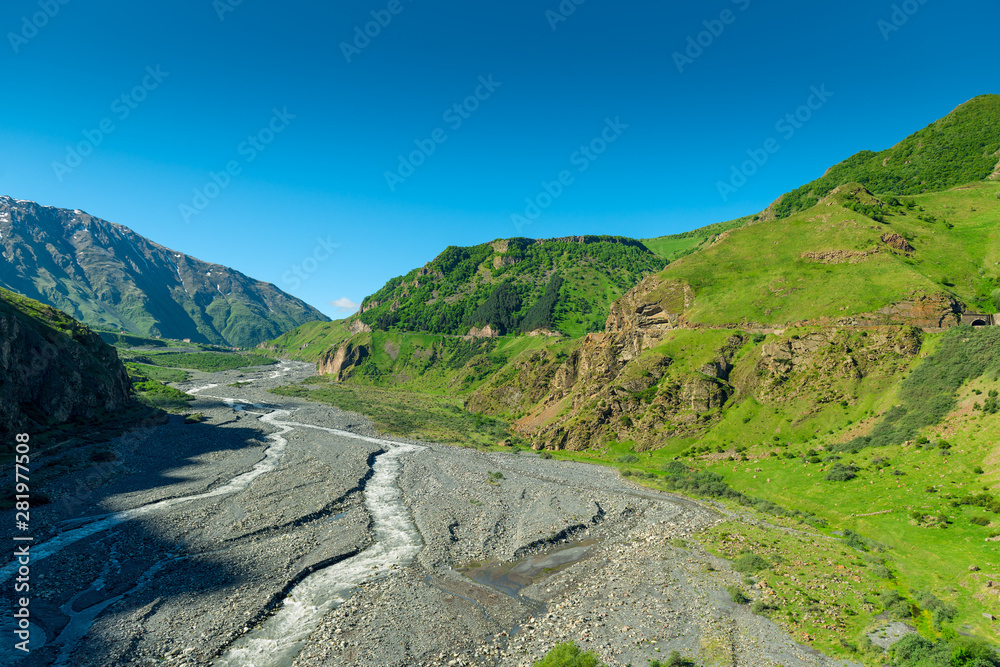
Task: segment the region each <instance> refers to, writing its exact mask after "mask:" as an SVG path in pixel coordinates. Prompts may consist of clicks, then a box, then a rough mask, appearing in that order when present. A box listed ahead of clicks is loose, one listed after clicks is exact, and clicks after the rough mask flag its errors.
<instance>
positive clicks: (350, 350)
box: [316, 336, 371, 382]
mask: <svg viewBox="0 0 1000 667" xmlns="http://www.w3.org/2000/svg"><path fill="white" fill-rule="evenodd" d="M359 338H361V339H363V340H359ZM369 344H370V340H369V338H368V337H364V336H360V337H355V338H351V339H350V340H347V341H345V342H343V343H342V344H341V345H340V347H338V348H330V349H329V350H327V351H326V352H325V353H324V354H323V356H321V357H320V358H319V360H318V361H317V362H316V372H317V373H319V374H320V375H333V376H334V377H336V378H337V382H342V381H344V380H345V379H346V378H347V377H348V376H349V375H350V374H351V371H352V370H354V369H355V368H356V367H358V366H360V365H361V364H363V363H364V361H365V359H367V358H368V357H369V356H370V355H371V350H370V349H369Z"/></svg>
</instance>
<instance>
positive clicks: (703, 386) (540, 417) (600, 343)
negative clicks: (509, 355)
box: [468, 328, 747, 451]
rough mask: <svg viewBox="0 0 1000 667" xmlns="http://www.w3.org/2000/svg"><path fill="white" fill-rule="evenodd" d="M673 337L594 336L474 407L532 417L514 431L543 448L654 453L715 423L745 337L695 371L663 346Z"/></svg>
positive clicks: (496, 388) (735, 337)
mask: <svg viewBox="0 0 1000 667" xmlns="http://www.w3.org/2000/svg"><path fill="white" fill-rule="evenodd" d="M668 337H669V334H668V333H665V332H664V331H662V330H655V329H654V330H652V331H642V330H639V329H636V328H632V329H629V330H627V331H619V332H615V333H606V334H591V335H589V336H587V337H586V338H585V339H584V340H583V341H582V342H581V344H580V345H579V346H578V347H577V348H576V349H575V350H574V351H573V352H572V353H570V354H569V355H568V357H567V358H566V359H564V360H562V361H561V362H559V363H554V362H553V361H552V360H550V361H549V362H548V363H537V362H536V363H535V364H534V365H533V367H532V368H531V369H530V371H529V372H528V373H520V374H517V375H516V376H515V377H514V378H513V382H511V379H510V378H498V380H499V381H494V382H491V383H490V384H488V385H485V386H484V387H482V388H481V389H480V390H479V391H477V392H476V393H475V394H474V395H473V397H472V398H471V399H470V400H469V403H468V406H469V408H470V409H472V410H476V411H491V409H492V410H493V411H495V410H496V409H497V408H501V409H503V410H505V411H507V412H515V413H516V412H518V411H524V412H527V414H525V416H523V417H522V418H521V419H519V420H518V421H517V422H516V423H515V428H516V429H517V430H518V431H519V432H520V433H521V434H522V435H524V436H525V437H528V438H529V439H530V440H531V441H532V443H533V444H534V446H535V447H536V448H539V449H540V448H547V449H568V450H573V451H579V450H583V449H589V448H593V447H599V446H603V445H604V444H606V443H607V442H608V441H609V440H634V441H635V442H636V449H637V451H644V450H649V449H653V448H656V447H657V446H660V445H662V444H663V442H664V441H665V440H667V439H669V438H671V437H678V436H680V435H684V434H688V433H693V432H696V431H698V430H700V429H702V428H704V427H705V426H706V425H707V424H709V423H711V421H712V420H713V419H714V417H713V416H712V414H711V413H712V412H713V411H716V412H717V410H718V409H719V408H721V407H722V406H723V405H724V404H725V403H726V402H727V401H728V400H729V398H730V397H731V396H732V395H733V393H734V390H733V387H732V385H731V384H730V382H729V375H730V372H731V371H732V369H733V364H732V358H733V355H734V354H735V353H736V352H737V351H738V350H740V349H741V348H742V347H743V345H744V344H745V342H746V340H747V337H746V336H745V335H743V334H738V333H733V334H732V335H724V336H722V337H721V340H719V341H718V342H719V344H718V345H717V346H715V347H713V348H711V349H709V350H702V351H700V352H699V356H701V357H706V358H705V359H704V363H700V364H697V365H696V366H695V367H693V368H692V367H689V365H688V364H675V359H674V358H673V357H672V356H671V355H670V354H667V353H665V352H664V351H662V350H660V349H658V347H659V346H660V345H661V344H662V343H663V342H664V341H665V340H666V339H667V338H668ZM715 338H716V339H719V338H720V337H719V336H718V335H716V336H715ZM546 385H547V386H546Z"/></svg>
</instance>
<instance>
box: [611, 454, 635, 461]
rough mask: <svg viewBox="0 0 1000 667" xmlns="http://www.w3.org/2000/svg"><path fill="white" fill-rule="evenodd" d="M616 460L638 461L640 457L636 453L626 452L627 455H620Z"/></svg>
mask: <svg viewBox="0 0 1000 667" xmlns="http://www.w3.org/2000/svg"><path fill="white" fill-rule="evenodd" d="M615 461H616V462H618V463H638V462H639V457H638V456H636V455H635V454H626V455H625V456H619V457H618V458H617V459H615Z"/></svg>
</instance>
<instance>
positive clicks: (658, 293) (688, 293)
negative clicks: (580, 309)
mask: <svg viewBox="0 0 1000 667" xmlns="http://www.w3.org/2000/svg"><path fill="white" fill-rule="evenodd" d="M694 297H695V294H694V290H693V289H691V286H690V285H688V284H687V283H684V282H682V281H679V280H667V281H665V280H663V279H662V278H660V277H659V276H658V275H655V274H653V275H649V276H646V277H645V278H643V279H642V280H641V281H640V282H639V284H638V285H636V286H635V287H633V288H632V289H630V290H629V291H628V292H626V293H625V295H624V296H622V298H620V299H618V300H617V301H615V302H614V303H613V304H611V312H610V314H609V315H608V320H607V323H606V324H605V330H606V331H608V332H616V331H625V330H627V329H642V330H650V331H669V330H670V329H674V328H676V327H678V326H680V325H681V324H682V318H683V315H684V312H685V311H686V310H687V309H689V308H690V307H691V306H693V305H694Z"/></svg>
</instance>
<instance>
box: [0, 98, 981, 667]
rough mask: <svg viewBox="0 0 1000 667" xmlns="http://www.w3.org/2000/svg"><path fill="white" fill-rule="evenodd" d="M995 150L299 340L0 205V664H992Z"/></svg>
mask: <svg viewBox="0 0 1000 667" xmlns="http://www.w3.org/2000/svg"><path fill="white" fill-rule="evenodd" d="M998 128H1000V96H996V95H984V96H980V97H977V98H974V99H972V100H970V101H969V102H967V103H965V104H963V105H961V106H959V107H958V108H956V109H955V110H954V111H953V112H952V113H950V114H948V115H947V116H945V117H944V118H942V119H940V120H939V121H936V122H935V123H933V124H931V125H930V126H928V127H926V128H924V129H923V130H920V131H918V132H916V133H914V134H913V135H911V136H909V137H907V138H906V139H904V140H902V141H901V142H899V143H898V144H896V145H895V146H893V147H891V148H889V149H886V150H884V151H880V152H877V153H876V152H873V151H862V152H860V153H857V154H856V155H854V156H852V157H850V158H848V159H846V160H844V161H842V162H841V163H839V164H836V165H834V166H832V167H831V168H830V169H828V170H827V171H826V172H825V173H824V174H823V176H821V177H820V178H819V179H816V180H814V181H812V182H810V183H807V184H806V185H803V186H802V187H800V188H798V189H796V190H793V191H791V192H788V193H786V194H785V195H782V196H781V197H779V198H778V199H777V200H775V201H774V202H773V203H772V204H771V205H770V206H768V207H767V208H766V209H764V210H762V211H760V212H759V213H757V214H754V215H747V216H743V217H739V218H736V219H733V220H730V221H726V222H719V223H716V224H712V225H709V226H706V227H702V228H700V229H693V230H691V231H688V232H683V233H679V234H673V235H669V236H662V237H657V238H650V239H645V240H636V239H631V238H627V237H624V236H619V235H579V236H563V237H557V238H547V239H527V238H509V239H504V238H500V239H495V240H493V241H489V242H478V241H479V240H480V239H476V241H474V243H476V245H470V246H465V247H462V246H454V245H451V246H447V247H445V248H444V250H442V251H441V252H440V253H439V254H438V255H437V256H436V257H433V258H432V259H430V261H427V262H426V263H425V264H423V265H422V266H419V267H417V268H412V269H410V270H409V271H408V272H406V273H403V274H402V275H399V276H397V277H395V278H391V279H390V280H388V281H387V282H386V283H385V284H384V285H383V286H382V287H381V288H380V289H378V290H376V291H375V292H373V293H371V294H370V295H369V296H368V297H366V298H365V299H363V300H362V301H361V303H360V304H355V303H354V302H352V301H351V300H350V299H348V298H346V297H344V298H343V299H339V300H338V301H331V302H329V303H330V305H331V306H336V305H337V303H347V304H350V305H353V306H358V308H357V312H356V313H354V314H352V315H350V316H348V317H346V318H344V319H341V320H337V321H329V319H328V318H326V317H325V316H323V315H322V314H321V313H320V312H319V311H317V310H315V309H314V308H312V307H311V306H308V305H307V304H305V303H304V302H302V301H300V300H298V299H297V298H295V297H293V296H291V295H288V294H285V293H284V292H282V291H280V290H278V289H277V288H275V287H274V286H273V285H270V284H269V283H262V282H260V281H256V280H253V279H251V278H249V277H247V276H245V275H243V274H241V273H239V272H237V271H234V270H232V269H228V268H227V267H224V266H220V265H216V264H208V263H206V262H202V261H201V260H197V259H195V258H193V257H189V256H187V255H184V254H182V253H177V252H174V251H172V250H170V249H168V248H166V247H164V246H161V245H158V244H156V243H154V242H152V241H150V240H148V239H145V238H143V237H141V236H139V235H138V234H135V233H134V232H132V231H131V230H129V229H128V228H126V227H123V226H121V225H116V224H114V223H109V222H106V221H104V220H101V219H99V218H95V217H92V216H90V215H89V214H86V213H84V212H82V211H80V210H75V209H74V210H72V211H71V210H68V209H58V208H54V207H46V206H40V205H38V204H35V203H33V202H27V201H23V200H16V199H12V198H10V197H2V198H0V241H2V243H3V246H2V247H0V250H2V253H3V258H4V260H5V261H4V262H3V263H2V265H0V284H2V285H5V286H8V287H11V288H13V289H14V290H16V291H9V290H8V289H6V288H4V287H0V370H2V371H3V374H2V375H0V439H3V440H4V441H3V443H0V444H3V446H4V448H5V449H4V457H5V460H8V459H14V456H15V454H21V453H22V452H20V450H16V451H15V449H14V447H15V446H14V444H13V443H14V442H15V441H14V436H15V434H30V441H31V447H30V450H31V457H30V458H31V467H30V474H31V489H30V490H31V493H32V494H33V495H32V498H31V501H30V510H31V512H30V515H31V520H30V527H31V531H32V534H31V536H30V537H31V539H30V540H24V541H30V542H31V545H30V553H31V558H30V581H31V583H30V591H31V595H32V597H31V598H30V605H31V606H30V609H31V616H30V617H31V628H30V629H31V644H32V651H31V652H30V654H26V655H21V654H14V655H10V656H8V655H7V654H4V655H3V658H2V659H3V660H6V661H7V662H8V663H10V664H17V665H25V666H34V665H38V666H41V665H74V666H76V665H81V666H85V665H93V666H95V667H96V666H98V665H117V664H136V665H144V664H162V663H167V664H178V665H220V666H236V665H248V666H250V665H252V666H255V667H264V666H278V665H280V666H282V667H284V666H293V665H294V666H300V665H301V666H304V665H316V666H317V667H318V666H320V665H365V666H369V665H370V666H371V667H376V666H379V667H381V666H400V667H402V666H403V665H420V666H422V667H423V666H426V667H430V666H431V665H434V666H438V665H441V666H447V667H452V666H458V665H465V666H470V667H471V666H482V667H487V666H489V667H499V666H506V665H518V666H524V667H528V666H531V667H538V666H541V667H553V666H557V667H563V666H564V665H568V664H573V663H571V662H569V661H570V660H571V658H570V657H566V654H569V653H572V652H574V651H582V652H592V653H593V656H586V655H585V656H583V657H582V658H580V660H581V661H582V662H580V663H579V664H584V665H589V667H595V666H596V665H597V664H598V661H600V664H601V665H607V666H619V667H620V666H625V665H633V666H635V665H638V666H642V667H645V666H646V665H651V666H652V667H663V665H666V664H669V665H670V666H671V667H679V666H681V665H694V664H704V665H713V666H714V665H720V666H722V665H744V664H749V665H785V666H793V665H828V664H829V665H834V664H840V665H848V664H850V665H857V664H864V665H871V666H872V667H874V666H876V665H892V666H893V667H916V666H918V665H919V666H921V667H923V666H925V665H926V666H933V667H991V666H994V665H997V664H1000V658H997V655H1000V653H997V651H996V650H995V649H994V647H993V644H994V643H996V642H997V640H998V637H1000V625H998V623H1000V621H998V618H1000V553H998V551H997V550H998V549H1000V519H998V518H997V515H998V514H1000V467H998V462H1000V443H998V441H997V434H998V433H1000V326H997V325H998V324H1000V320H998V315H997V313H998V311H1000V238H998V231H997V230H998V224H997V223H998V221H1000V182H998V179H1000V170H998V169H997V158H998V157H1000V132H998ZM401 270H406V269H405V268H402V269H401ZM36 299H37V300H36ZM60 309H62V310H60ZM64 311H65V312H64ZM18 437H20V438H24V436H23V435H20V436H18ZM17 442H18V443H19V444H24V443H22V442H21V440H18V441H17ZM24 465H25V466H27V463H25V464H24ZM18 502H22V503H23V502H24V501H23V499H21V498H18V497H17V496H15V495H12V494H8V496H7V497H5V498H4V499H3V502H2V504H0V514H3V515H4V516H5V517H7V523H6V525H7V526H9V528H8V529H7V530H8V531H9V537H11V538H15V532H14V527H17V526H18V523H17V522H18V521H22V524H21V525H25V521H24V520H22V519H20V518H17V517H18V510H20V511H21V512H24V510H23V509H21V508H20V507H19V506H18V505H17V503H18ZM22 530H26V528H24V529H22ZM21 537H24V536H21ZM19 565H20V564H19V562H18V561H17V560H14V561H11V562H9V563H6V564H2V565H0V581H2V582H4V584H5V585H8V584H11V583H12V582H13V581H14V578H15V577H24V576H27V575H25V574H24V573H23V572H21V570H20V569H19ZM25 567H26V566H25ZM12 590H13V588H12V587H10V586H8V588H6V589H5V593H4V598H3V600H4V601H3V604H4V605H7V607H8V609H7V610H6V611H7V612H8V613H5V615H4V618H6V619H8V625H10V623H12V622H13V621H11V619H13V616H12V614H13V613H14V610H15V608H25V607H27V606H28V605H27V603H22V602H21V601H20V599H18V598H15V597H14V595H13V593H12V592H11V591H12ZM25 622H26V621H25ZM8 629H10V630H13V628H12V627H11V628H8ZM560 656H562V657H560ZM591 658H592V659H591ZM588 661H589V662H588Z"/></svg>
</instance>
